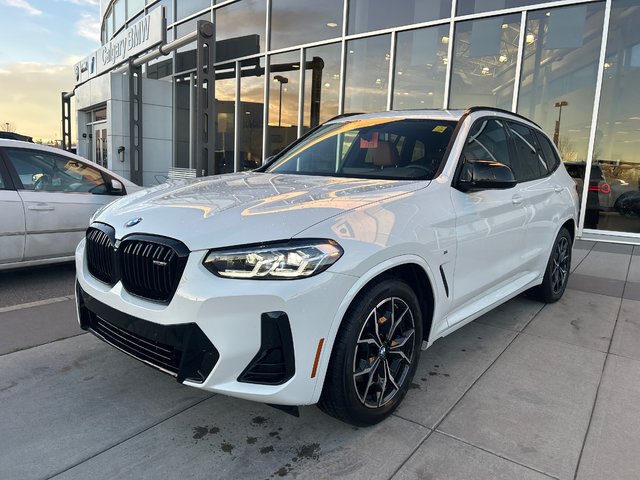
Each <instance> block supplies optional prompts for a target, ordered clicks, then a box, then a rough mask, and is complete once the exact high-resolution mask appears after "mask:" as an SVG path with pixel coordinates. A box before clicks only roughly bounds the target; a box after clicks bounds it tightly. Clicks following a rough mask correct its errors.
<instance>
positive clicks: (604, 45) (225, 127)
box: [102, 0, 640, 235]
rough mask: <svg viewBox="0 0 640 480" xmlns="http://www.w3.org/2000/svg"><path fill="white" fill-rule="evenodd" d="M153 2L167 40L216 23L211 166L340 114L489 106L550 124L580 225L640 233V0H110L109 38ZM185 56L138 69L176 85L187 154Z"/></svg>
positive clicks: (246, 157) (177, 143)
mask: <svg viewBox="0 0 640 480" xmlns="http://www.w3.org/2000/svg"><path fill="white" fill-rule="evenodd" d="M143 3H144V7H143V6H142V4H143ZM391 4H392V5H393V8H389V6H390V5H391ZM454 5H455V12H454V15H453V16H452V7H453V6H454ZM159 6H162V7H164V8H165V11H166V13H167V24H168V28H169V32H170V35H169V36H168V38H169V39H170V40H171V39H174V38H175V39H177V38H180V37H181V36H183V35H185V34H186V33H188V32H190V31H193V29H194V28H195V22H196V20H197V19H198V18H211V19H213V20H214V22H215V27H216V40H217V47H216V54H217V71H218V74H217V80H216V85H215V90H216V91H215V98H216V108H217V113H216V117H217V118H216V119H217V122H216V125H217V127H216V128H217V130H218V131H217V136H216V143H217V146H216V164H217V165H220V167H219V170H220V172H222V171H224V172H227V171H231V170H233V169H235V170H242V169H250V168H255V166H257V165H259V164H261V163H262V161H263V159H264V158H265V157H269V156H270V155H272V154H273V153H276V152H278V151H279V150H280V149H281V148H283V147H284V146H285V145H286V144H288V143H290V142H291V141H292V140H294V139H295V138H297V137H298V136H299V135H301V134H303V133H304V132H306V131H307V130H308V129H310V128H312V127H314V126H316V125H317V124H319V123H321V122H323V121H326V120H328V119H329V118H331V117H333V116H335V115H338V114H342V113H350V112H372V111H377V110H387V109H390V108H393V109H405V108H467V107H469V106H471V105H487V106H495V107H500V108H503V109H505V110H510V111H516V112H518V113H520V114H522V115H525V116H527V117H529V118H531V119H532V120H533V121H535V122H536V123H538V124H539V125H540V126H541V127H542V128H543V129H544V130H545V131H546V132H547V133H548V135H549V137H550V138H552V139H553V142H554V143H555V144H556V146H557V147H558V149H559V151H560V153H561V155H562V159H563V161H564V162H565V165H566V167H567V170H568V171H569V173H570V174H571V175H572V176H573V177H574V179H575V180H576V184H577V188H578V190H579V191H580V196H581V202H582V203H581V205H582V209H583V212H582V216H581V225H580V231H581V232H582V230H583V229H584V230H586V231H588V232H592V233H597V232H605V233H610V234H622V235H624V234H638V233H640V153H638V152H640V148H638V147H639V145H637V144H638V143H640V140H637V138H640V93H638V89H637V87H636V86H637V85H638V84H639V81H640V37H638V35H637V34H636V33H635V32H636V30H637V27H636V26H637V25H638V24H640V0H606V1H605V0H580V1H575V2H567V1H551V2H541V1H535V0H457V2H452V0H436V1H429V0H397V1H394V2H389V1H388V0H326V1H322V2H318V1H312V0H236V1H233V0H226V1H224V2H223V1H220V0H218V1H216V0H146V1H145V2H143V1H142V0H116V1H113V2H111V3H110V5H109V8H107V11H106V12H105V14H104V15H103V19H104V21H103V26H102V38H103V41H107V40H108V39H109V38H110V37H111V36H113V35H115V34H117V33H118V30H119V29H120V28H122V27H123V26H125V25H126V24H127V22H129V21H130V20H132V19H133V18H138V17H137V16H138V15H139V14H140V12H141V10H140V9H141V8H144V11H145V12H149V11H151V10H153V9H155V8H159ZM607 20H608V21H607ZM605 22H606V23H605ZM194 62H195V57H194V55H193V46H187V47H183V48H182V49H181V50H180V51H179V52H177V53H176V54H174V55H173V56H172V57H164V59H163V60H162V61H159V62H158V64H159V65H161V68H159V67H156V66H155V62H154V64H153V65H152V64H149V66H148V70H147V71H148V78H154V79H159V80H169V81H172V82H173V85H174V107H173V110H174V120H173V122H174V125H175V127H174V138H173V139H172V141H173V144H174V149H173V152H174V159H173V164H174V165H175V166H182V165H186V166H188V165H189V152H188V143H189V135H190V133H189V131H188V125H189V124H188V122H187V123H186V124H185V123H184V120H188V119H189V118H190V117H191V115H192V109H193V108H194V106H193V104H190V103H189V102H190V101H192V98H193V95H192V92H191V90H190V89H192V88H193V85H194V84H195V83H194V82H197V79H195V78H193V74H192V73H193V71H194V70H195V63H194ZM152 67H153V68H152ZM185 125H187V127H185ZM526 135H527V132H524V133H523V137H524V138H526ZM543 147H544V148H547V149H548V148H549V146H548V145H544V146H543ZM185 158H186V160H185Z"/></svg>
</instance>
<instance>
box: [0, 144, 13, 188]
mask: <svg viewBox="0 0 640 480" xmlns="http://www.w3.org/2000/svg"><path fill="white" fill-rule="evenodd" d="M0 180H2V186H1V187H0V190H9V191H11V190H12V191H15V190H16V187H15V183H14V181H13V177H12V176H11V173H10V172H9V168H8V167H7V165H6V161H5V156H4V147H3V148H0Z"/></svg>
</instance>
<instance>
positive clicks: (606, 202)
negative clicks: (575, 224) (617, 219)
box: [564, 162, 612, 228]
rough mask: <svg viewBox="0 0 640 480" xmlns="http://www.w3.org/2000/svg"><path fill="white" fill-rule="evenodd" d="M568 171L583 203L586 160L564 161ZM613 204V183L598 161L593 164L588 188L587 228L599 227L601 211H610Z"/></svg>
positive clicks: (585, 222)
mask: <svg viewBox="0 0 640 480" xmlns="http://www.w3.org/2000/svg"><path fill="white" fill-rule="evenodd" d="M564 166H565V168H566V169H567V172H568V173H569V175H571V177H572V178H573V179H574V181H575V182H576V190H577V191H578V197H579V198H580V205H582V195H583V189H584V178H585V172H586V164H585V162H564ZM611 207H612V204H611V185H610V184H609V182H607V179H606V178H605V176H604V173H603V172H602V168H600V165H598V164H597V163H593V164H592V165H591V176H590V177H589V187H588V189H587V207H586V212H585V217H584V226H585V228H598V222H599V221H600V211H609V210H610V209H611Z"/></svg>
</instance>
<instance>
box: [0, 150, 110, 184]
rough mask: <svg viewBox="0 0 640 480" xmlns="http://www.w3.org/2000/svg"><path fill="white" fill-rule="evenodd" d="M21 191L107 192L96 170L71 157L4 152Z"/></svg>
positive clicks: (99, 173)
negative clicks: (13, 170) (17, 178)
mask: <svg viewBox="0 0 640 480" xmlns="http://www.w3.org/2000/svg"><path fill="white" fill-rule="evenodd" d="M6 153H7V157H8V158H9V162H10V163H11V165H13V168H14V169H15V171H16V173H17V174H18V177H19V178H20V182H21V183H22V189H23V190H40V191H43V192H88V193H107V190H108V189H107V186H106V184H105V182H104V178H103V177H102V173H101V172H100V170H98V169H97V168H94V167H92V166H90V165H87V164H85V163H83V162H80V161H77V160H74V159H72V158H67V157H60V156H58V155H52V154H48V153H44V152H37V151H33V150H24V149H7V150H6Z"/></svg>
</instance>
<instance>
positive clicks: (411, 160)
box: [76, 107, 578, 425]
mask: <svg viewBox="0 0 640 480" xmlns="http://www.w3.org/2000/svg"><path fill="white" fill-rule="evenodd" d="M577 200H578V196H577V193H576V190H575V184H574V182H573V180H572V179H571V177H570V176H569V175H568V174H567V171H566V170H565V167H564V166H563V165H562V163H561V162H560V157H559V155H558V152H557V150H556V149H555V147H554V146H553V144H552V142H551V140H550V139H549V138H548V137H547V136H546V135H545V134H544V133H543V131H542V130H541V129H540V128H539V127H538V126H537V125H535V124H534V123H532V122H530V121H528V120H527V119H525V118H523V117H521V116H518V115H514V114H512V113H510V112H506V111H502V110H498V109H494V108H483V107H478V108H473V109H469V110H467V111H462V110H453V111H439V110H425V111H398V112H396V111H391V112H384V113H373V114H364V115H354V116H347V117H344V116H343V117H342V118H336V119H333V120H331V121H329V122H327V123H325V124H324V125H322V126H320V127H318V128H316V129H314V130H312V131H310V132H309V133H307V134H306V135H305V136H303V137H302V138H301V139H299V140H297V141H296V142H294V143H293V144H291V145H290V146H289V147H287V148H285V149H284V150H283V151H281V152H280V153H278V154H277V155H275V156H274V157H273V159H272V160H271V161H269V162H267V164H266V165H265V166H264V167H262V168H260V169H258V170H256V171H253V172H243V173H233V174H228V175H220V176H217V177H206V178H197V179H191V180H179V181H174V182H169V183H165V184H162V185H159V186H157V187H154V188H151V189H149V190H147V191H146V192H144V193H143V192H141V193H139V194H136V195H134V196H132V197H129V198H124V199H121V200H119V201H116V202H114V203H112V204H111V205H109V206H108V207H107V208H105V209H104V210H102V211H100V212H99V213H98V214H96V215H95V216H94V218H93V221H92V224H91V226H90V228H89V229H88V230H87V235H86V238H85V239H84V240H83V241H82V242H81V243H80V244H79V245H78V249H77V251H76V271H77V285H76V299H77V304H78V316H79V322H80V325H81V327H82V328H83V329H85V330H89V331H91V332H93V333H94V334H95V335H96V336H98V337H99V338H101V339H102V340H104V341H105V342H107V343H109V344H111V345H113V346H115V347H116V348H118V349H120V350H121V351H123V352H125V353H127V354H129V355H131V356H132V357H134V358H137V359H138V360H140V361H142V362H144V363H146V364H148V365H150V366H153V367H155V368H157V369H159V370H161V371H163V372H165V373H168V374H170V375H172V376H174V377H176V379H177V380H178V381H179V382H181V383H184V384H186V385H189V386H192V387H197V388H201V389H204V390H208V391H211V392H217V393H222V394H226V395H231V396H234V397H239V398H243V399H248V400H254V401H260V402H265V403H269V404H273V405H281V406H282V405H285V406H294V407H295V406H298V405H309V404H314V403H318V404H319V406H320V407H321V408H322V409H323V410H324V411H325V412H327V413H329V414H331V415H333V416H335V417H337V418H339V419H341V420H344V421H346V422H350V423H352V424H355V425H371V424H374V423H377V422H379V421H381V420H383V419H384V418H386V417H387V416H389V415H390V414H391V413H392V412H393V411H394V409H395V408H396V407H397V406H398V405H399V404H400V402H401V401H402V399H403V397H404V396H405V394H406V393H407V390H408V388H409V385H410V384H411V379H412V377H413V375H414V372H415V370H416V366H417V363H418V359H419V356H420V351H421V348H422V346H423V342H425V343H424V345H426V346H428V345H431V344H432V343H433V342H435V341H436V340H437V339H439V338H441V337H444V336H445V335H448V334H449V333H451V332H453V331H455V330H457V329H458V328H460V327H461V326H463V325H465V324H467V323H468V322H470V321H472V320H473V319H475V318H477V317H478V316H480V315H482V314H484V313H486V312H488V311H489V310H491V309H492V308H494V307H496V306H498V305H500V304H501V303H503V302H506V301H507V300H509V299H510V298H512V297H514V296H516V295H518V294H520V293H522V292H525V291H530V292H531V294H532V295H533V296H535V297H536V298H539V299H540V300H542V301H545V302H555V301H557V300H558V299H560V297H561V296H562V295H563V293H564V290H565V287H566V285H567V280H568V278H569V272H570V267H571V246H572V243H573V240H574V238H575V230H576V224H577V212H578V209H577ZM123 373H124V372H123ZM424 408H426V409H428V408H429V405H425V406H424Z"/></svg>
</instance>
